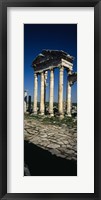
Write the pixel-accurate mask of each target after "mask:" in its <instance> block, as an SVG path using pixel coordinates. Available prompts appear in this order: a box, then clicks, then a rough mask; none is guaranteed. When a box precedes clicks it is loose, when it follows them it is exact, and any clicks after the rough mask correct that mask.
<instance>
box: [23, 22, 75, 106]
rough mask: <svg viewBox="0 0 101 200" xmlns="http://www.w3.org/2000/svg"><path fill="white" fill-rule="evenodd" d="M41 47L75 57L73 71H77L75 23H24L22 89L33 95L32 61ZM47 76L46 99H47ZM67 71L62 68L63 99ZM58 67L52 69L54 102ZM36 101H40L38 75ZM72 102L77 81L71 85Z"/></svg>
mask: <svg viewBox="0 0 101 200" xmlns="http://www.w3.org/2000/svg"><path fill="white" fill-rule="evenodd" d="M43 49H49V50H63V51H65V52H67V53H68V54H70V55H71V56H73V57H75V59H74V61H73V71H74V72H77V25H76V24H24V90H27V91H28V95H31V96H32V101H33V95H34V69H33V68H32V61H33V60H34V59H35V57H36V56H37V55H38V54H39V53H41V52H42V50H43ZM49 76H50V73H48V78H47V87H46V101H49ZM67 80H68V79H67V72H66V70H64V87H63V88H64V89H63V100H64V101H65V100H66V86H67V85H66V84H67ZM58 81H59V69H55V71H54V102H58ZM38 102H40V76H38ZM72 102H73V103H74V102H77V83H74V85H73V86H72Z"/></svg>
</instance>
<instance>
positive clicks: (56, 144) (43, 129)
mask: <svg viewBox="0 0 101 200" xmlns="http://www.w3.org/2000/svg"><path fill="white" fill-rule="evenodd" d="M24 123H25V125H24V127H25V130H24V139H25V140H27V141H29V142H31V143H34V144H35V145H37V146H39V147H41V148H43V149H46V150H48V151H50V152H51V153H52V154H55V155H57V156H59V157H62V158H66V159H70V160H71V159H72V160H77V130H76V128H72V129H70V128H68V127H67V125H65V124H63V125H62V126H58V125H51V124H43V122H41V121H39V120H38V119H25V120H24Z"/></svg>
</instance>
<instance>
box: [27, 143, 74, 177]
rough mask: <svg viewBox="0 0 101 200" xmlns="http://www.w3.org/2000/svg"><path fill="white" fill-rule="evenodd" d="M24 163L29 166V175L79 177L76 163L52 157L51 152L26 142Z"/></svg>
mask: <svg viewBox="0 0 101 200" xmlns="http://www.w3.org/2000/svg"><path fill="white" fill-rule="evenodd" d="M24 162H25V165H26V166H27V167H26V168H27V171H28V173H26V174H27V175H31V176H77V162H76V161H74V160H67V159H64V158H60V157H57V156H55V155H52V154H51V153H50V152H49V151H47V150H43V149H42V148H40V147H38V146H36V145H34V144H32V143H29V142H27V141H24ZM26 174H24V175H26Z"/></svg>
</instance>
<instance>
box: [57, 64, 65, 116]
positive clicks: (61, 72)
mask: <svg viewBox="0 0 101 200" xmlns="http://www.w3.org/2000/svg"><path fill="white" fill-rule="evenodd" d="M63 72H64V68H63V67H61V68H60V72H59V95H58V96H59V101H58V111H59V115H60V116H63Z"/></svg>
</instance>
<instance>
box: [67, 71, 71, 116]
mask: <svg viewBox="0 0 101 200" xmlns="http://www.w3.org/2000/svg"><path fill="white" fill-rule="evenodd" d="M69 74H71V71H70V72H69V73H68V83H67V115H68V116H69V117H71V108H72V102H71V82H70V81H69Z"/></svg>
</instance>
